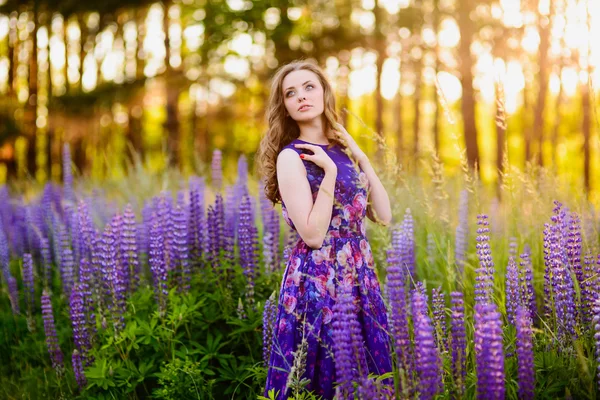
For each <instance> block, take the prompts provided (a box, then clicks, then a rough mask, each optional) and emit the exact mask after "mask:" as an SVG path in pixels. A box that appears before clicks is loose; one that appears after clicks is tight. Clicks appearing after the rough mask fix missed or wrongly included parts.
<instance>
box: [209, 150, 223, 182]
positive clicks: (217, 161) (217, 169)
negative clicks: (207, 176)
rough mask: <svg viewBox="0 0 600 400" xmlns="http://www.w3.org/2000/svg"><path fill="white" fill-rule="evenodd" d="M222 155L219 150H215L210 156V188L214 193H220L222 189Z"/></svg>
mask: <svg viewBox="0 0 600 400" xmlns="http://www.w3.org/2000/svg"><path fill="white" fill-rule="evenodd" d="M222 158H223V156H222V153H221V150H219V149H215V150H214V151H213V154H212V160H211V164H210V167H211V176H212V186H213V188H214V189H215V191H216V192H220V191H221V189H222V188H223V167H222V165H221V164H222Z"/></svg>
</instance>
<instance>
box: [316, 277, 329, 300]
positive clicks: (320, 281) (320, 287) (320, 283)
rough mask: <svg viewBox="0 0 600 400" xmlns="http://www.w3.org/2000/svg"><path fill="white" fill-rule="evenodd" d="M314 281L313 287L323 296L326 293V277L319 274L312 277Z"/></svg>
mask: <svg viewBox="0 0 600 400" xmlns="http://www.w3.org/2000/svg"><path fill="white" fill-rule="evenodd" d="M312 279H313V281H314V283H315V288H316V289H317V292H319V295H321V296H324V295H325V293H327V277H326V276H325V275H319V276H315V277H314V278H312Z"/></svg>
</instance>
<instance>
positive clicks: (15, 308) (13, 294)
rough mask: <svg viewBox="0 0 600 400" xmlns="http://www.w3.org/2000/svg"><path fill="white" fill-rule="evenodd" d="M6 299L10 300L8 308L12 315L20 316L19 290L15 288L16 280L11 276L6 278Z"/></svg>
mask: <svg viewBox="0 0 600 400" xmlns="http://www.w3.org/2000/svg"><path fill="white" fill-rule="evenodd" d="M8 299H9V300H10V307H11V308H12V312H13V314H15V315H18V314H20V313H21V309H20V307H19V288H18V287H17V279H16V278H15V277H14V276H12V275H9V276H8Z"/></svg>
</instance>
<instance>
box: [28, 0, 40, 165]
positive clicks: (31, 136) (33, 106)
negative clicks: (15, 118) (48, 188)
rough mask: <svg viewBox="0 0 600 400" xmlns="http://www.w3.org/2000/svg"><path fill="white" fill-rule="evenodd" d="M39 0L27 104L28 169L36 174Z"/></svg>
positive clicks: (34, 15)
mask: <svg viewBox="0 0 600 400" xmlns="http://www.w3.org/2000/svg"><path fill="white" fill-rule="evenodd" d="M38 3H39V2H38V0H36V1H34V3H33V24H34V25H33V32H31V35H32V38H31V39H32V42H33V45H32V49H31V54H30V55H29V101H28V102H27V105H26V106H25V113H26V115H27V118H26V124H25V126H26V128H25V129H26V130H27V131H28V132H27V136H28V138H27V169H28V171H29V172H30V173H31V174H32V175H35V169H36V154H37V149H36V134H37V125H36V122H37V104H38V99H37V98H38V59H37V56H38V52H37V32H38V28H39V12H38V6H39V4H38Z"/></svg>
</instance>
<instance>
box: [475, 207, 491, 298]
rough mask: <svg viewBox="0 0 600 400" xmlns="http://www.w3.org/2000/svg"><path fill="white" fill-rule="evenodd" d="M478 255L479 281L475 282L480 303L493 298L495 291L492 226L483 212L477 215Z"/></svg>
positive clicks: (477, 271)
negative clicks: (491, 243)
mask: <svg viewBox="0 0 600 400" xmlns="http://www.w3.org/2000/svg"><path fill="white" fill-rule="evenodd" d="M477 225H478V226H479V228H477V246H476V247H477V257H478V258H479V267H478V268H477V270H476V271H475V273H476V275H477V276H476V278H475V280H476V281H477V282H476V283H475V302H476V303H478V304H481V303H487V302H490V301H491V300H492V295H493V291H494V262H493V261H492V254H491V251H490V243H489V241H490V236H489V232H490V228H489V222H488V220H487V216H486V215H485V214H481V215H478V216H477Z"/></svg>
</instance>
